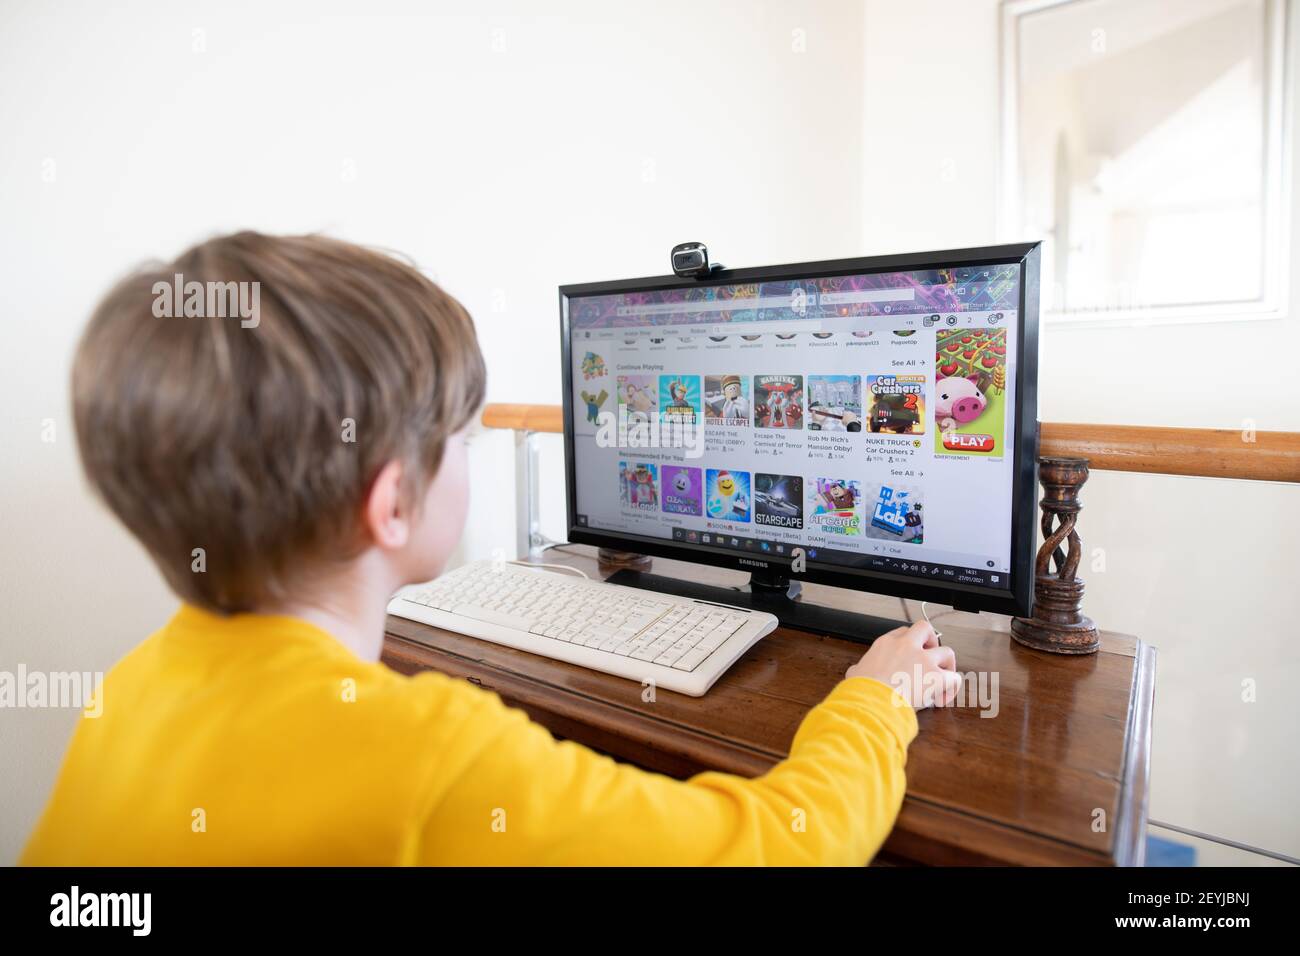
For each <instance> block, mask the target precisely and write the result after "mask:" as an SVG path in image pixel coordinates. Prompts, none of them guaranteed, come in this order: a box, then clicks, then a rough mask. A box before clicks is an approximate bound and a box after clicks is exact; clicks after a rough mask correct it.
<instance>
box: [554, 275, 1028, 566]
mask: <svg viewBox="0 0 1300 956" xmlns="http://www.w3.org/2000/svg"><path fill="white" fill-rule="evenodd" d="M869 261H870V260H860V262H864V263H865V262H869ZM833 265H836V264H834V263H830V264H823V266H833ZM1022 267H1023V262H1022V257H1020V256H1016V257H1008V259H1007V261H1001V262H998V261H993V262H985V263H982V264H978V265H960V266H951V265H945V264H944V263H942V262H934V263H933V264H927V267H926V268H907V269H894V270H891V271H874V270H873V271H862V272H859V273H850V274H829V273H830V272H831V270H829V269H828V270H827V273H828V274H822V275H808V276H803V277H797V278H781V279H759V280H751V281H720V282H710V281H707V280H706V281H705V282H689V281H683V280H677V281H676V282H675V284H673V285H672V286H671V287H666V288H665V287H659V288H655V287H654V285H655V284H656V283H655V280H646V285H645V287H642V288H637V287H634V286H633V287H629V283H617V284H616V285H617V286H618V288H616V289H612V290H607V291H595V292H590V293H587V294H582V293H580V292H579V291H577V290H582V289H586V288H589V287H567V288H566V289H565V290H562V291H563V292H564V293H565V294H564V295H563V296H562V307H563V308H562V310H563V311H564V312H565V315H564V317H563V318H564V322H563V325H564V328H565V330H566V333H565V334H566V335H567V337H568V341H567V343H566V344H567V348H566V349H565V351H566V362H567V363H568V364H569V366H570V367H569V368H568V369H567V374H566V376H565V377H566V381H567V384H568V387H569V389H570V390H571V396H570V400H569V402H568V403H566V404H567V406H568V409H569V415H570V417H571V421H570V422H568V423H567V428H568V432H569V436H570V441H571V449H570V458H571V469H572V472H571V475H570V478H571V489H570V509H571V514H570V524H571V526H572V530H575V531H578V532H582V531H590V532H593V533H597V534H599V535H602V536H611V537H616V538H618V539H620V540H622V541H624V542H625V543H626V548H627V549H628V550H636V549H637V542H648V543H652V542H661V543H665V544H672V545H675V546H679V547H684V548H692V549H699V551H700V552H711V553H714V554H719V553H721V554H723V555H732V556H735V557H737V558H743V557H746V556H749V557H755V558H758V557H761V558H772V559H776V560H778V561H779V560H781V559H788V558H790V556H791V555H792V554H795V553H800V554H801V556H802V557H804V558H805V559H806V561H807V562H808V563H809V564H810V565H811V566H813V567H823V568H826V569H830V570H841V571H845V572H863V573H875V574H881V575H888V576H891V577H894V576H899V577H903V578H912V579H919V580H924V581H925V582H927V583H932V584H934V585H936V586H948V585H952V586H958V587H966V588H974V589H979V590H990V591H998V590H1004V591H1005V590H1008V589H1009V588H1010V586H1011V583H1010V580H1009V574H1010V572H1011V571H1012V568H1013V564H1014V559H1015V556H1014V554H1013V531H1014V523H1013V506H1014V485H1015V476H1016V475H1015V469H1016V467H1017V461H1016V455H1015V449H1016V433H1017V415H1016V410H1017V394H1016V388H1017V380H1018V379H1017V365H1018V363H1019V362H1020V361H1021V354H1020V349H1021V346H1022V342H1021V337H1022V334H1023V326H1022V324H1021V321H1020V320H1021V316H1020V309H1021V307H1022V282H1023V279H1022ZM788 268H796V267H788ZM756 271H768V270H756ZM772 271H779V270H772ZM658 281H659V282H663V281H664V280H658ZM668 281H670V282H671V281H673V280H668ZM1035 282H1036V280H1035ZM1035 318H1036V316H1035ZM1029 494H1030V495H1032V494H1033V489H1032V484H1031V486H1030V490H1029ZM579 537H580V535H579ZM1031 546H1032V545H1031ZM795 549H802V550H801V552H796V551H795ZM660 553H664V552H660ZM715 563H728V562H725V561H723V562H715ZM734 563H735V564H737V566H744V565H745V564H746V563H747V562H745V561H743V560H739V561H736V562H734Z"/></svg>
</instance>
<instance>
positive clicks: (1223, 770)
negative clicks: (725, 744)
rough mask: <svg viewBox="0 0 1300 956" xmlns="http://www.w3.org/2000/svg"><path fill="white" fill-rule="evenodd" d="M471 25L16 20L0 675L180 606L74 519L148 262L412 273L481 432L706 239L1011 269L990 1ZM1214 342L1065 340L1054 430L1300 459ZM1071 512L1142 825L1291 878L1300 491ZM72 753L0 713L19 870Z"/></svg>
mask: <svg viewBox="0 0 1300 956" xmlns="http://www.w3.org/2000/svg"><path fill="white" fill-rule="evenodd" d="M463 6H464V5H462V4H453V3H428V2H417V0H409V2H398V0H372V2H370V3H367V4H365V5H363V6H361V7H357V6H356V5H355V4H343V3H335V2H326V3H319V2H316V3H309V2H299V3H288V2H266V3H248V4H232V3H222V4H217V3H209V4H198V5H195V4H186V5H185V7H184V9H183V10H182V9H181V5H178V4H174V3H166V2H163V0H157V2H145V3H138V4H135V5H133V6H132V7H131V8H129V12H123V10H120V9H113V10H110V9H107V5H104V4H98V3H92V2H89V0H86V2H83V3H80V4H72V3H66V4H62V5H59V7H57V8H55V7H54V6H53V5H48V4H42V3H37V2H27V3H21V2H10V3H7V4H5V5H4V6H3V7H2V8H0V90H3V91H4V93H3V94H0V129H3V130H5V132H6V136H5V144H6V149H5V150H3V151H0V210H3V218H2V219H0V302H2V303H3V306H4V309H3V316H4V318H3V322H4V331H5V342H4V347H3V350H0V356H2V359H0V361H3V369H2V371H3V374H2V375H0V397H2V401H0V416H2V418H0V421H2V424H0V441H2V442H3V448H4V454H3V456H2V457H0V481H2V483H0V491H2V492H3V501H4V504H3V505H2V506H0V517H2V525H0V535H2V538H0V540H3V547H2V548H0V610H2V611H3V614H2V615H0V669H13V668H14V667H15V666H16V665H17V664H18V663H20V662H21V663H24V664H26V665H27V666H28V667H29V668H36V669H44V670H67V669H106V668H107V667H108V666H109V665H110V664H111V663H112V662H113V661H114V660H116V659H117V658H118V657H119V656H121V654H122V653H123V652H124V651H125V650H126V649H127V648H129V647H130V646H131V645H132V644H134V643H135V642H137V641H138V640H139V639H140V638H141V637H142V636H144V635H145V634H146V633H147V632H148V631H150V630H151V629H153V628H155V627H156V626H157V625H158V624H159V623H160V622H161V621H162V620H164V619H165V617H166V615H167V614H168V613H169V610H170V608H171V607H172V605H173V601H172V599H171V598H170V597H169V596H168V595H167V593H166V592H165V591H164V589H163V588H162V586H161V585H160V584H159V583H158V580H157V577H156V575H155V574H154V573H153V571H152V569H151V567H150V566H149V565H148V563H147V561H146V560H145V558H144V557H143V555H142V554H141V553H140V551H139V549H138V548H136V547H135V546H134V544H132V542H131V541H130V539H129V538H127V536H126V535H125V534H124V533H123V532H121V531H120V530H119V529H118V528H117V527H116V526H115V525H114V524H113V523H112V522H111V521H110V520H109V519H108V518H107V517H106V516H105V515H104V514H103V512H102V511H101V509H100V508H99V507H98V506H97V505H95V504H94V503H93V502H91V501H90V499H89V498H88V496H87V495H86V493H85V491H84V486H83V483H82V481H81V478H80V476H79V474H78V473H77V468H76V460H75V452H74V448H73V442H72V435H71V432H70V425H69V422H68V416H67V402H66V377H67V363H68V359H69V356H70V354H71V349H72V347H73V344H74V342H75V337H76V335H77V332H78V330H79V329H80V327H81V324H82V323H83V321H84V319H85V317H86V315H87V314H88V312H89V310H90V308H91V307H92V305H93V303H94V301H95V298H96V296H97V295H98V294H99V293H100V292H101V291H102V290H103V289H104V288H105V287H106V285H107V284H108V283H109V282H110V281H111V279H112V278H113V277H115V276H116V275H118V274H119V273H121V272H122V271H123V270H125V269H126V268H127V267H129V266H130V265H132V264H134V263H136V262H137V261H139V260H141V259H143V258H146V257H150V256H170V255H173V254H175V253H176V252H178V251H179V250H180V249H182V248H183V247H184V246H186V245H187V244H189V243H191V242H193V241H196V240H198V239H202V238H204V237H206V236H209V235H211V234H213V233H217V232H220V231H223V230H229V229H235V228H242V227H252V228H260V229H265V230H270V231H278V232H288V231H302V230H326V231H328V232H330V233H332V234H334V235H337V236H341V237H343V238H348V239H353V240H357V241H362V242H369V243H375V244H382V245H385V246H388V247H391V248H395V249H398V250H401V251H403V252H405V253H407V254H409V255H412V256H414V257H415V259H416V260H417V261H418V262H419V263H420V264H421V265H422V266H423V267H425V268H427V269H429V270H431V271H432V272H433V273H434V274H435V275H436V276H437V277H438V278H439V280H440V281H442V282H443V283H444V284H445V285H446V286H447V288H448V289H450V290H451V291H452V292H453V293H455V294H456V295H458V296H460V297H461V298H462V299H463V300H464V301H465V303H466V304H467V306H468V307H469V308H470V310H471V311H472V312H473V313H474V314H475V316H476V317H477V320H478V322H479V328H480V333H481V336H482V339H483V344H484V349H485V351H486V353H487V357H488V363H489V366H490V369H491V381H490V383H489V395H490V398H491V399H492V400H496V401H543V402H545V401H558V400H559V397H560V386H559V377H558V374H557V365H558V342H557V334H556V324H557V319H556V301H555V298H556V293H555V287H556V286H557V285H559V284H560V283H563V282H575V281H584V280H590V279H600V278H610V277H618V276H626V275H636V274H658V273H661V272H663V271H664V266H665V261H666V251H667V249H668V248H669V247H670V246H671V245H672V244H673V243H675V242H678V241H681V240H683V239H687V238H701V239H704V240H706V241H708V242H709V243H710V245H711V246H712V247H713V248H714V249H715V250H716V251H718V252H719V253H720V254H721V258H723V260H724V261H726V262H728V263H730V264H763V263H771V262H784V261H797V260H803V259H815V258H829V257H836V256H848V255H860V254H864V253H868V252H888V251H902V250H907V249H924V248H941V247H945V246H955V245H965V244H976V243H984V242H990V241H993V239H994V238H995V237H994V211H995V205H994V204H995V198H996V197H995V194H994V183H995V182H996V166H995V145H996V129H997V113H996V107H997V69H996V67H997V10H996V3H995V0H946V2H939V0H911V2H908V3H903V2H887V0H868V2H866V3H865V4H862V3H857V2H851V0H843V2H806V3H790V2H776V0H771V2H754V0H750V2H735V3H727V4H724V3H708V4H700V3H691V2H686V0H675V2H657V3H655V4H653V5H649V6H646V5H641V6H631V5H615V4H609V3H599V2H574V0H564V2H560V0H555V2H551V3H549V4H547V5H546V8H547V10H548V11H550V12H549V13H547V14H546V15H539V14H534V13H531V12H530V11H531V9H532V8H533V7H534V6H537V5H530V4H526V3H523V2H514V3H496V4H493V6H492V11H493V12H492V14H491V15H488V14H483V15H469V14H466V13H464V12H462V7H463ZM352 10H356V11H361V12H355V13H353V12H349V11H352ZM864 11H865V13H864ZM196 30H197V31H201V32H200V33H198V34H196V33H195V32H194V31H196ZM796 30H802V31H803V33H802V35H801V36H802V37H803V40H804V42H805V43H806V52H803V53H800V52H796V49H797V46H798V44H797V41H798V39H799V36H800V35H799V34H795V33H793V31H796ZM196 40H201V41H202V46H203V47H204V48H203V49H202V50H200V51H196V50H195V44H196ZM50 160H52V161H53V165H52V166H51V165H50V164H49V163H48V162H47V161H50ZM51 170H52V172H53V174H54V175H53V180H52V181H46V178H47V175H46V174H48V173H49V172H50V171H51ZM1201 328H1203V329H1207V330H1209V331H1211V332H1212V333H1213V334H1214V335H1215V340H1214V348H1213V358H1212V360H1211V361H1209V362H1207V361H1206V357H1205V353H1204V350H1203V349H1199V348H1197V347H1196V346H1195V344H1194V343H1188V344H1183V343H1181V342H1180V341H1178V339H1177V336H1176V335H1174V334H1173V333H1172V332H1171V331H1170V330H1167V329H1165V330H1162V329H1146V330H1097V329H1093V330H1059V329H1049V330H1048V331H1047V333H1046V334H1045V335H1044V336H1043V339H1044V341H1043V351H1042V366H1043V386H1042V413H1043V414H1042V417H1043V418H1044V419H1045V420H1057V421H1060V420H1073V421H1095V422H1120V421H1137V422H1143V423H1153V424H1186V425H1192V424H1195V425H1205V424H1222V425H1226V426H1229V427H1235V426H1236V425H1237V424H1238V423H1239V422H1240V420H1241V419H1242V418H1245V417H1252V418H1254V419H1256V420H1257V421H1258V423H1259V427H1261V428H1283V429H1297V428H1300V406H1298V405H1297V400H1296V397H1295V392H1294V387H1293V386H1292V385H1291V384H1290V376H1284V375H1283V374H1282V372H1281V368H1280V366H1279V365H1277V364H1270V363H1271V360H1270V359H1268V358H1267V357H1268V356H1272V355H1276V354H1278V352H1279V349H1278V344H1279V343H1280V342H1282V341H1284V340H1285V339H1286V338H1287V337H1288V336H1293V335H1294V334H1295V332H1296V331H1297V330H1296V323H1295V320H1294V319H1287V320H1284V321H1280V322H1272V323H1244V324H1240V325H1223V326H1214V327H1201ZM1090 349H1103V350H1105V352H1106V353H1107V355H1108V360H1107V363H1106V366H1105V372H1104V377H1105V381H1103V382H1101V383H1098V381H1097V380H1096V374H1095V372H1094V371H1092V370H1091V369H1090V367H1085V366H1084V365H1083V363H1082V362H1081V361H1080V356H1082V355H1085V354H1088V350H1090ZM1156 354H1161V355H1169V356H1171V357H1172V358H1175V359H1178V360H1179V361H1180V362H1189V361H1190V362H1192V363H1193V364H1192V368H1194V369H1195V370H1196V371H1195V373H1194V374H1193V375H1192V376H1191V378H1192V379H1193V384H1192V385H1190V386H1189V383H1188V375H1186V374H1182V375H1179V374H1174V373H1172V372H1169V373H1163V372H1160V371H1153V365H1152V362H1151V357H1152V356H1153V355H1156ZM1219 375H1235V376H1240V377H1242V379H1243V380H1244V381H1247V382H1248V383H1249V384H1250V385H1251V386H1252V390H1251V391H1249V392H1245V393H1241V394H1238V393H1231V394H1226V395H1225V394H1224V392H1223V391H1222V390H1220V389H1217V388H1214V387H1213V383H1214V380H1215V377H1216V376H1219ZM46 419H52V420H53V421H54V423H55V428H56V440H55V441H54V442H52V443H46V442H43V441H42V440H41V433H42V426H43V423H44V421H45V420H46ZM473 454H474V465H475V481H476V487H475V495H476V502H477V507H476V508H475V510H474V514H473V518H472V521H471V525H470V528H469V532H468V534H467V538H466V543H465V551H466V553H467V554H468V555H470V556H477V555H482V554H486V553H489V552H490V551H491V549H492V548H493V547H502V546H503V547H506V548H509V547H510V545H511V542H512V541H513V538H512V533H513V532H512V529H513V522H512V509H513V469H512V465H511V460H510V454H509V443H508V440H507V439H506V438H505V436H501V435H489V436H484V437H483V438H482V439H481V440H479V441H478V442H477V443H476V445H475V449H474V453H473ZM547 461H548V464H549V465H550V467H549V468H548V471H547V474H548V476H549V477H548V481H547V489H546V491H547V502H548V504H549V505H550V508H549V511H548V514H547V521H546V524H547V526H548V527H549V529H550V530H552V532H553V533H558V531H559V527H558V526H559V521H560V514H559V507H558V506H559V501H560V497H559V488H560V481H559V480H557V477H556V476H557V475H558V470H557V469H558V460H557V458H556V457H555V455H554V447H553V445H552V447H551V448H550V449H548V458H547ZM1084 500H1085V505H1086V510H1085V512H1084V516H1083V523H1082V530H1083V532H1084V536H1085V543H1086V544H1087V545H1088V547H1089V548H1090V549H1091V548H1093V547H1103V548H1104V556H1105V558H1106V570H1105V571H1104V572H1100V573H1098V572H1089V573H1088V578H1089V587H1090V591H1089V595H1088V607H1089V610H1090V611H1091V612H1092V613H1093V614H1094V616H1096V617H1097V618H1098V620H1099V621H1100V622H1101V623H1102V624H1103V625H1104V626H1106V627H1109V628H1113V629H1118V630H1127V631H1131V632H1134V633H1137V634H1140V635H1141V636H1142V637H1143V638H1145V639H1147V640H1149V641H1152V642H1153V643H1155V644H1157V645H1159V647H1160V650H1161V657H1160V679H1159V687H1158V691H1157V702H1156V740H1155V745H1156V750H1155V760H1154V766H1153V802H1152V810H1153V814H1154V815H1155V816H1157V817H1161V818H1164V819H1168V820H1170V821H1171V822H1176V823H1182V824H1185V825H1190V826H1195V827H1198V828H1200V829H1207V830H1212V831H1214V832H1218V833H1223V834H1226V835H1229V836H1233V837H1236V838H1239V839H1245V840H1248V841H1251V842H1257V843H1262V844H1266V845H1270V846H1273V847H1274V848H1278V849H1283V850H1287V851H1289V852H1291V853H1300V833H1298V832H1297V825H1296V822H1295V819H1294V814H1293V813H1292V812H1291V810H1290V808H1291V807H1293V806H1294V805H1295V803H1296V802H1297V798H1298V797H1300V783H1298V782H1297V777H1296V768H1295V761H1294V754H1293V749H1291V748H1288V747H1287V746H1286V743H1285V735H1286V734H1287V733H1289V732H1290V731H1292V730H1293V729H1294V727H1295V717H1294V713H1295V710H1294V705H1292V704H1291V703H1290V699H1291V698H1290V694H1289V690H1290V688H1291V687H1292V686H1294V685H1295V683H1296V677H1297V676H1300V675H1298V674H1297V666H1296V658H1295V652H1294V651H1293V650H1292V649H1291V648H1292V647H1294V643H1293V642H1292V641H1291V638H1292V637H1293V635H1292V634H1290V633H1285V632H1284V630H1283V624H1284V622H1286V621H1288V620H1295V619H1296V617H1297V615H1296V611H1297V610H1298V608H1297V605H1296V601H1297V598H1296V596H1295V592H1294V589H1293V588H1290V587H1289V585H1290V583H1291V580H1292V579H1293V578H1294V574H1293V573H1292V572H1290V570H1289V564H1288V561H1289V559H1290V554H1289V553H1288V545H1290V544H1291V542H1293V541H1294V540H1295V538H1296V534H1297V532H1298V531H1300V527H1297V524H1298V522H1297V512H1298V511H1300V509H1298V508H1297V506H1296V498H1295V489H1293V488H1259V487H1252V486H1249V485H1241V484H1235V483H1233V484H1230V483H1214V482H1201V481H1194V480H1180V479H1169V478H1133V477H1129V476H1119V475H1097V476H1095V477H1094V478H1093V480H1092V482H1091V483H1090V484H1089V485H1088V487H1087V488H1086V489H1085V495H1084ZM1242 508H1246V509H1248V510H1247V517H1246V518H1245V519H1242V518H1240V517H1237V516H1238V515H1239V514H1240V510H1241V509H1242ZM1224 516H1228V517H1227V518H1226V519H1225V517H1224ZM1211 536H1213V538H1211ZM1207 540H1214V541H1216V542H1217V541H1225V540H1226V541H1228V542H1229V544H1228V545H1227V547H1226V549H1222V548H1221V546H1220V545H1218V544H1216V545H1214V546H1213V547H1208V546H1207V544H1206V542H1207ZM1293 551H1294V547H1293V546H1292V547H1291V548H1290V552H1293ZM1251 675H1255V676H1257V678H1258V679H1259V681H1260V703H1259V704H1257V705H1255V706H1254V709H1247V708H1246V707H1245V706H1243V705H1241V704H1240V703H1238V702H1237V701H1238V700H1239V696H1238V688H1239V684H1240V679H1241V678H1242V677H1243V676H1251ZM73 719H74V715H73V714H71V713H68V712H61V711H12V710H10V711H3V712H0V766H3V767H4V768H5V771H6V772H5V773H3V774H0V862H4V861H8V860H12V859H13V857H14V856H15V854H16V853H17V851H18V849H19V847H20V845H21V842H22V839H23V837H24V836H25V834H26V832H27V831H28V829H29V828H30V826H31V823H32V821H33V819H34V816H35V814H36V812H37V811H38V809H39V807H40V805H41V803H42V801H43V799H44V795H45V793H46V790H47V788H48V786H49V783H50V781H51V780H52V779H53V776H54V773H55V771H56V768H57V762H58V759H59V755H60V754H61V751H62V747H63V745H64V742H65V741H66V738H67V734H68V733H69V731H70V729H71V726H72V723H73Z"/></svg>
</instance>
